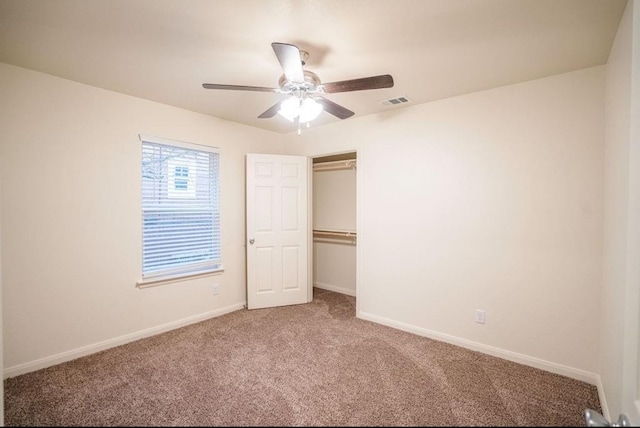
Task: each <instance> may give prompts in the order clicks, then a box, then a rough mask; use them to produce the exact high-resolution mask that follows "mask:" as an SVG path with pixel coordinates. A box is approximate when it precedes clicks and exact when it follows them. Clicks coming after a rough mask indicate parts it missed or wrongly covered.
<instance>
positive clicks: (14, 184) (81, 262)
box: [0, 64, 282, 375]
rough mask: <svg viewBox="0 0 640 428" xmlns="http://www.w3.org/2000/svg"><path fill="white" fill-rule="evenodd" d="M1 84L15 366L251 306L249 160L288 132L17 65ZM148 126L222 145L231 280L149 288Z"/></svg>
mask: <svg viewBox="0 0 640 428" xmlns="http://www.w3.org/2000/svg"><path fill="white" fill-rule="evenodd" d="M0 81H1V82H2V85H0V142H1V146H0V171H1V175H0V179H1V181H0V182H1V185H2V206H1V210H2V211H1V216H0V217H1V221H2V224H1V229H2V249H1V250H2V286H3V289H4V290H3V291H4V293H3V294H4V296H3V297H4V314H3V316H4V331H5V336H4V345H5V346H4V363H5V366H4V367H5V374H8V375H15V374H19V373H21V372H25V371H29V370H33V369H35V368H39V367H43V366H46V365H50V364H51V363H53V362H59V361H61V360H65V359H68V358H70V357H75V356H78V355H79V354H82V353H83V352H85V353H86V352H93V351H95V350H99V349H100V348H101V347H106V346H111V345H113V344H117V343H119V341H126V340H131V339H133V338H137V337H139V336H140V335H141V334H147V333H148V334H151V333H153V332H158V331H160V330H162V329H163V328H170V327H175V326H176V325H179V324H180V323H183V322H191V321H195V320H198V319H201V318H202V317H207V316H211V315H214V314H217V313H220V312H221V311H222V312H224V311H227V310H232V309H238V308H240V307H242V305H243V304H244V303H245V301H246V282H245V248H244V241H245V238H244V234H245V232H244V222H243V221H242V219H243V218H244V155H245V154H246V153H247V152H261V153H280V152H281V149H282V137H281V135H279V134H275V133H271V132H267V131H262V130H259V129H255V128H251V127H247V126H242V125H237V124H234V123H231V122H227V121H223V120H219V119H216V118H212V117H210V116H206V115H202V114H197V113H193V112H189V111H186V110H182V109H178V108H174V107H170V106H166V105H162V104H158V103H153V102H150V101H146V100H142V99H138V98H133V97H130V96H126V95H122V94H119V93H115V92H110V91H106V90H101V89H97V88H94V87H90V86H86V85H82V84H79V83H74V82H71V81H67V80H63V79H59V78H56V77H52V76H49V75H45V74H41V73H37V72H33V71H29V70H25V69H21V68H18V67H14V66H11V65H7V64H0ZM139 133H144V134H150V135H156V136H160V137H165V138H171V139H177V140H183V141H189V142H192V143H199V144H205V145H212V146H217V147H219V148H220V154H221V161H220V165H221V208H222V220H221V226H222V252H223V263H224V266H225V268H226V270H225V272H224V273H223V274H221V275H217V276H209V277H205V278H201V279H194V280H190V281H184V282H177V283H173V284H169V285H162V286H158V287H153V288H145V289H139V288H136V286H135V283H136V281H137V280H139V279H140V278H141V213H140V158H141V148H140V142H139V140H138V134H139ZM213 283H219V284H220V294H219V295H216V296H214V295H213V293H212V287H211V286H212V284H213Z"/></svg>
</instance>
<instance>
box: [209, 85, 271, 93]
mask: <svg viewBox="0 0 640 428" xmlns="http://www.w3.org/2000/svg"><path fill="white" fill-rule="evenodd" d="M202 87H203V88H205V89H234V90H236V91H257V92H279V91H280V89H276V88H264V87H262V86H242V85H218V84H217V83H203V84H202Z"/></svg>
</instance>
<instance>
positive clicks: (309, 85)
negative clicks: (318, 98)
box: [278, 70, 321, 92]
mask: <svg viewBox="0 0 640 428" xmlns="http://www.w3.org/2000/svg"><path fill="white" fill-rule="evenodd" d="M303 73H304V82H303V83H296V82H290V81H289V80H287V76H285V75H284V74H283V75H282V76H280V79H279V80H278V86H280V89H282V91H283V92H294V91H303V92H319V91H320V85H321V82H320V78H319V77H318V75H317V74H316V73H314V72H312V71H308V70H303Z"/></svg>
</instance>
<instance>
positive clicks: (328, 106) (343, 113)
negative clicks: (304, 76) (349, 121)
mask: <svg viewBox="0 0 640 428" xmlns="http://www.w3.org/2000/svg"><path fill="white" fill-rule="evenodd" d="M314 99H315V100H316V101H317V102H318V103H319V104H321V105H322V107H323V108H324V111H326V112H327V113H331V114H332V115H334V116H335V117H337V118H339V119H346V118H348V117H351V116H353V115H354V114H355V113H354V112H352V111H351V110H349V109H346V108H344V107H342V106H341V105H339V104H336V103H334V102H333V101H329V100H328V99H326V98H322V97H318V98H314Z"/></svg>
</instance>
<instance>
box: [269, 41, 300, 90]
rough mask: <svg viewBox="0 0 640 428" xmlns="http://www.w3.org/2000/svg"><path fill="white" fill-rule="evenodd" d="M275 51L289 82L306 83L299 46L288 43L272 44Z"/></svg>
mask: <svg viewBox="0 0 640 428" xmlns="http://www.w3.org/2000/svg"><path fill="white" fill-rule="evenodd" d="M271 47H272V48H273V51H274V52H275V53H276V56H277V57H278V61H279V62H280V65H281V66H282V71H284V75H285V76H287V80H288V81H290V82H293V83H304V73H303V72H302V61H301V59H300V50H299V49H298V47H297V46H294V45H290V44H288V43H271Z"/></svg>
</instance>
